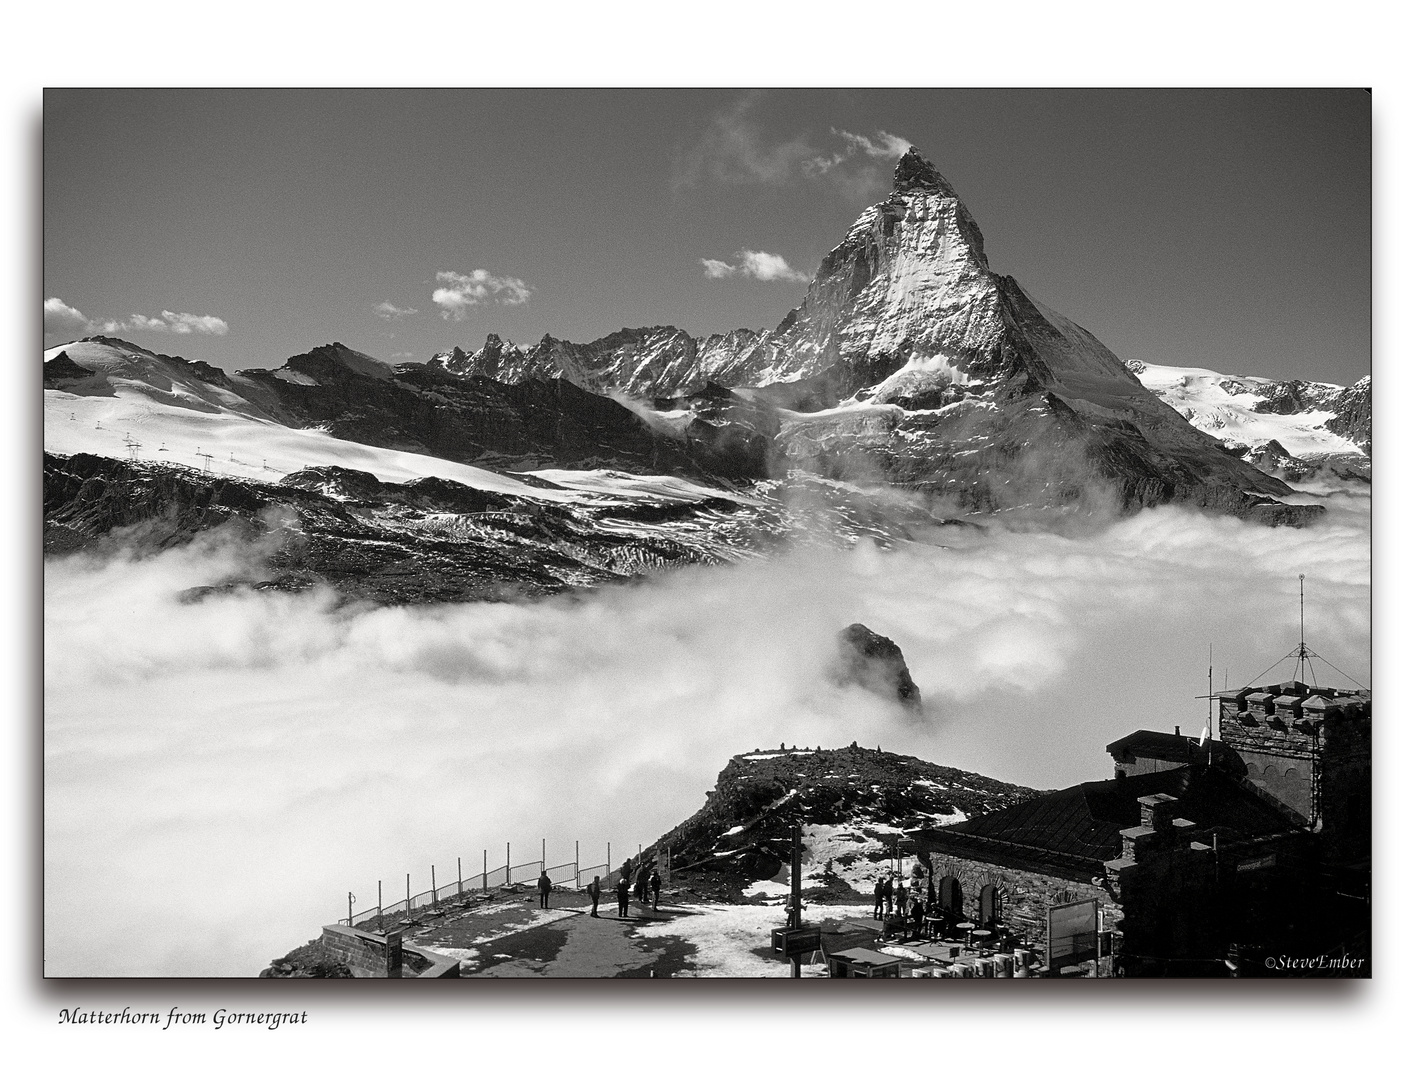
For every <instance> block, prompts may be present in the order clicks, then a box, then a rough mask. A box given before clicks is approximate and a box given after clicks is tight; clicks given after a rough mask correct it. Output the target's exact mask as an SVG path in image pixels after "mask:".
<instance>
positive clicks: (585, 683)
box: [44, 488, 1371, 976]
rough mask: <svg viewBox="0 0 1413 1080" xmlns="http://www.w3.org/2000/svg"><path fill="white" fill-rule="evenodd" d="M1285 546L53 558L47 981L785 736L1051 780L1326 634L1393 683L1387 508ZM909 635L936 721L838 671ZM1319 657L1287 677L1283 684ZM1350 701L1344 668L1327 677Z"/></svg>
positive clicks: (602, 823) (216, 965)
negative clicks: (607, 569) (549, 580)
mask: <svg viewBox="0 0 1413 1080" xmlns="http://www.w3.org/2000/svg"><path fill="white" fill-rule="evenodd" d="M1324 501H1325V502H1326V504H1327V505H1328V506H1329V508H1330V512H1329V513H1328V515H1326V517H1325V519H1324V520H1323V521H1322V522H1321V523H1319V524H1317V525H1315V526H1313V527H1311V528H1306V529H1290V528H1277V529H1272V528H1266V527H1263V526H1259V525H1252V524H1247V523H1243V522H1240V521H1237V520H1235V519H1232V518H1225V517H1213V516H1207V515H1203V514H1200V513H1197V512H1194V511H1191V510H1184V509H1177V508H1171V507H1169V508H1163V509H1158V510H1150V511H1145V512H1143V513H1140V514H1137V515H1135V516H1132V517H1128V518H1124V519H1121V520H1118V521H1116V522H1113V523H1111V524H1109V525H1108V526H1106V527H1103V528H1101V529H1099V530H1098V531H1096V532H1093V533H1090V534H1088V535H1083V536H1060V535H1056V534H1054V533H1051V532H1044V531H1008V530H1005V529H1001V528H991V529H987V530H985V531H980V530H947V533H948V535H947V541H946V542H947V543H948V544H950V545H951V546H949V547H946V548H943V547H936V546H927V545H910V544H904V545H900V546H898V547H895V548H893V549H891V550H880V549H879V548H877V547H876V546H874V545H873V544H872V543H865V544H863V545H861V546H859V547H857V548H856V549H855V550H853V551H850V552H831V551H825V550H820V549H817V548H812V549H801V550H799V551H796V552H794V553H793V554H787V555H784V556H782V557H779V558H773V559H770V560H763V561H751V562H747V563H744V564H741V565H737V566H731V567H713V568H693V569H685V570H677V571H673V572H671V573H667V574H664V575H662V576H660V577H657V578H655V579H652V580H647V581H643V582H640V583H637V584H633V585H627V586H620V587H612V588H604V589H600V590H598V591H596V592H594V593H591V594H588V595H583V596H576V597H571V598H558V599H551V600H542V601H537V602H534V603H523V604H452V605H444V606H435V607H419V608H380V609H369V608H354V607H350V606H348V605H340V604H339V603H338V602H337V600H336V598H335V597H333V596H332V595H326V594H305V595H299V596H288V595H277V594H254V593H248V592H243V593H234V594H229V595H220V596H213V597H210V598H208V599H206V600H204V601H202V602H199V603H183V602H181V600H180V594H181V592H182V590H184V589H187V588H189V587H191V586H195V585H202V584H206V583H209V582H211V581H213V580H218V579H221V578H224V577H225V576H227V574H230V573H233V572H236V571H238V570H239V569H240V568H241V566H242V565H243V564H247V563H250V562H252V561H258V560H259V559H260V558H261V552H260V551H259V550H258V549H254V548H248V547H242V546H241V545H240V544H239V543H237V542H236V541H234V540H228V539H226V538H223V537H222V536H220V535H213V536H209V537H207V538H206V539H204V540H203V541H201V542H199V543H196V544H192V545H190V546H188V547H186V548H182V549H178V550H172V551H167V552H164V553H162V554H160V555H156V556H152V557H145V558H136V557H133V556H130V555H117V556H109V557H105V558H101V559H99V558H92V557H87V556H77V557H68V558H63V559H54V560H49V561H47V562H46V565H45V630H44V634H45V639H44V645H45V691H44V693H45V742H44V780H45V787H44V799H45V824H44V862H45V881H44V888H45V892H44V895H45V901H44V904H45V970H46V974H48V975H236V976H249V975H253V974H255V973H257V972H258V971H259V970H260V969H261V968H262V967H264V966H265V965H266V964H267V963H268V962H269V961H270V960H271V959H272V958H273V957H276V956H279V955H282V954H283V953H285V952H286V951H288V950H289V949H290V948H292V947H294V946H295V945H299V944H302V943H303V942H304V941H306V940H308V939H309V938H311V937H314V936H316V935H317V934H318V932H319V927H320V926H321V925H322V924H324V923H326V922H331V921H333V920H334V919H335V918H337V917H339V916H340V914H341V913H344V912H345V911H346V904H347V893H348V892H349V891H352V892H354V893H355V894H356V895H357V898H358V899H357V903H356V907H357V908H359V909H362V908H366V907H371V906H372V905H373V904H374V903H375V902H376V896H377V882H378V881H379V880H380V879H381V880H382V882H383V888H384V896H385V898H387V899H389V900H391V899H394V898H396V897H398V896H400V895H402V893H403V891H404V888H405V886H404V882H405V876H404V875H406V874H408V873H410V874H411V875H412V888H413V890H414V891H418V890H421V889H425V888H427V887H428V884H429V876H430V870H431V867H432V865H434V864H435V866H436V868H437V881H438V883H439V884H445V883H446V882H448V881H454V880H455V878H456V860H457V858H458V857H460V858H461V860H462V865H463V870H464V872H465V873H466V874H467V876H468V877H469V876H470V874H471V873H472V871H473V870H474V871H479V869H480V866H481V862H482V851H483V849H488V850H489V856H488V858H489V861H490V865H491V866H498V865H501V864H502V863H503V862H504V853H505V844H506V842H507V841H508V842H510V844H511V847H512V857H513V859H514V861H516V862H520V861H524V860H529V859H537V858H538V857H539V852H540V841H541V839H542V838H545V839H546V840H547V843H548V857H549V861H550V862H551V863H558V862H564V861H569V860H572V858H573V853H574V842H575V841H576V840H578V841H580V842H581V845H582V847H581V859H582V861H583V862H584V863H585V864H588V863H591V862H602V861H603V859H604V851H605V845H606V844H607V843H610V842H611V843H612V844H613V849H614V860H615V862H617V861H618V860H619V858H620V857H621V856H622V855H626V854H628V853H630V852H634V851H636V850H637V846H638V845H639V844H644V845H646V844H649V843H651V842H652V841H654V840H655V839H656V838H657V837H658V836H660V835H661V834H662V833H663V832H665V831H666V830H668V829H669V828H671V827H672V826H673V825H675V824H677V823H678V822H679V821H681V820H682V819H683V818H685V817H687V816H688V815H690V814H691V813H693V812H694V811H695V810H696V809H698V808H699V807H700V805H701V803H702V801H703V795H704V792H705V791H706V790H707V789H708V788H710V787H711V786H712V785H713V783H714V781H715V777H716V775H717V773H718V772H719V771H720V770H721V768H722V767H723V766H724V765H725V764H726V761H727V759H728V758H729V757H730V756H731V755H733V754H737V753H741V752H745V751H750V750H752V749H754V748H757V747H769V746H777V745H779V743H781V742H782V741H783V742H785V743H787V744H790V745H800V746H810V747H813V746H816V745H822V746H826V747H829V746H840V745H846V744H848V743H850V742H852V741H855V740H857V741H858V742H860V743H861V744H864V745H870V746H873V745H877V746H882V747H883V748H884V749H886V750H892V751H896V752H900V753H907V754H916V755H918V756H920V757H923V758H925V759H927V760H930V761H935V762H939V763H942V764H947V765H953V766H958V767H961V768H965V769H970V770H974V771H977V772H980V773H983V774H986V775H989V776H993V777H996V778H998V779H1002V780H1007V781H1012V782H1016V783H1022V784H1028V785H1031V786H1034V787H1040V788H1053V787H1060V786H1064V785H1068V784H1072V783H1076V782H1079V781H1082V780H1089V779H1102V778H1104V777H1107V776H1109V775H1112V762H1111V761H1110V759H1108V758H1107V756H1106V755H1105V753H1104V746H1105V744H1106V743H1109V742H1111V741H1113V740H1115V739H1117V738H1119V737H1121V736H1123V735H1125V734H1127V733H1129V732H1130V731H1133V730H1135V729H1138V728H1152V729H1156V730H1171V729H1172V728H1173V727H1174V726H1176V725H1181V727H1182V730H1183V731H1184V733H1188V734H1193V735H1196V734H1197V733H1198V732H1199V731H1200V730H1201V728H1202V726H1203V724H1204V722H1205V720H1206V716H1207V704H1206V702H1205V701H1203V700H1199V698H1198V695H1202V694H1205V693H1206V691H1207V650H1208V645H1209V643H1210V644H1211V645H1212V647H1213V650H1214V654H1215V667H1216V682H1217V685H1218V686H1219V687H1220V686H1221V685H1222V684H1223V681H1224V678H1225V677H1226V674H1225V673H1226V672H1228V671H1229V672H1230V676H1229V678H1230V681H1231V683H1232V684H1233V685H1238V684H1241V683H1243V682H1245V681H1248V680H1252V679H1254V678H1255V677H1256V676H1257V674H1258V673H1260V672H1262V671H1263V670H1264V669H1266V668H1267V667H1268V666H1269V665H1271V664H1272V663H1274V662H1276V661H1277V660H1279V659H1280V658H1281V657H1282V656H1284V655H1285V654H1286V653H1287V652H1289V651H1290V650H1291V649H1292V648H1293V647H1294V645H1295V644H1296V641H1297V640H1298V626H1299V623H1298V619H1299V613H1298V608H1297V602H1296V598H1297V575H1299V574H1301V573H1303V574H1305V575H1306V582H1305V585H1306V596H1307V637H1308V639H1309V641H1310V643H1311V645H1312V647H1314V648H1315V649H1316V650H1317V651H1318V652H1320V653H1321V654H1323V655H1324V656H1326V657H1328V658H1329V659H1330V660H1331V661H1333V663H1334V664H1336V665H1338V666H1339V667H1340V668H1341V669H1343V670H1344V671H1345V672H1348V673H1349V674H1350V676H1352V677H1353V678H1356V679H1358V680H1359V681H1360V682H1368V680H1369V657H1370V650H1371V641H1370V625H1369V618H1370V514H1369V497H1368V489H1367V488H1365V489H1363V490H1362V491H1360V490H1354V491H1343V492H1335V493H1330V494H1329V497H1327V498H1326V499H1324ZM852 622H864V623H866V624H867V625H868V626H870V627H871V628H872V629H874V630H876V631H878V632H879V633H882V634H886V635H888V636H889V637H891V638H893V639H894V640H895V641H896V642H897V643H898V644H899V645H900V646H901V648H902V649H903V652H904V655H905V656H906V659H907V662H908V665H909V667H910V668H911V670H912V673H913V676H914V678H915V680H916V681H917V683H918V684H919V686H920V687H921V689H922V692H923V697H924V702H925V709H924V713H923V716H922V717H921V718H918V717H916V716H913V715H910V714H909V713H907V712H905V711H904V710H901V709H898V708H896V707H893V706H891V705H890V704H889V703H887V702H885V701H883V700H881V699H878V698H874V697H871V696H869V695H868V694H867V693H865V692H863V691H854V690H841V689H839V688H837V687H836V686H834V685H833V683H832V681H831V680H830V679H829V678H827V675H826V672H827V670H828V667H829V665H830V663H831V661H832V659H833V656H834V649H835V637H836V635H837V633H838V631H839V630H840V629H841V628H842V627H844V626H845V625H847V624H849V623H852ZM1292 668H1293V664H1292V662H1283V663H1281V664H1279V665H1278V666H1277V668H1276V670H1275V671H1274V672H1273V673H1272V674H1271V675H1270V676H1269V678H1270V679H1272V680H1274V679H1276V678H1281V677H1288V675H1289V673H1290V671H1291V670H1292ZM1318 672H1319V674H1320V675H1321V676H1322V677H1324V676H1326V675H1328V681H1330V682H1333V683H1334V684H1335V685H1350V680H1349V679H1346V678H1344V677H1342V676H1338V675H1334V673H1333V672H1329V671H1328V669H1324V668H1321V669H1318Z"/></svg>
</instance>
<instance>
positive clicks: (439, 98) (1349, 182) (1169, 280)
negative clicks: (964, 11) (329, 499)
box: [44, 90, 1372, 383]
mask: <svg viewBox="0 0 1413 1080" xmlns="http://www.w3.org/2000/svg"><path fill="white" fill-rule="evenodd" d="M1370 100H1371V99H1370V97H1369V96H1368V95H1367V94H1365V93H1364V92H1362V91H1347V90H1333V91H1331V90H1322V91H1290V90H1277V91H1246V90H1238V91H1215V90H1195V91H1187V90H1184V91H1116V90H1096V91H1082V90H1059V91H997V90H976V91H919V90H890V91H829V90H808V91H784V90H776V91H768V92H764V93H760V94H746V93H742V92H739V91H719V90H713V91H600V90H595V91H528V90H507V91H386V90H384V91H357V92H353V91H87V90H85V91H49V92H47V93H46V94H45V102H44V165H45V171H44V198H45V206H44V217H45V220H44V226H45V237H44V255H45V266H44V295H45V297H46V298H50V297H53V298H58V299H59V300H62V301H63V303H64V305H67V306H68V307H69V308H72V309H75V310H76V311H78V312H81V313H82V316H83V317H84V318H85V319H86V320H87V322H86V323H81V322H79V321H78V318H77V316H75V315H72V314H69V315H66V314H65V313H64V312H63V311H62V310H61V309H59V308H58V307H57V305H55V306H54V307H55V311H54V312H52V313H51V314H52V315H53V316H54V317H53V318H52V319H47V320H46V334H45V344H46V345H51V344H56V343H58V342H61V341H64V340H67V339H69V338H72V337H75V336H81V335H82V334H83V333H86V332H92V331H93V330H95V329H99V328H101V326H102V324H105V323H109V322H113V323H119V324H121V327H120V328H115V332H117V333H119V334H120V336H123V337H126V338H128V339H130V340H133V341H135V342H137V343H139V344H142V345H145V346H148V347H151V348H155V349H157V350H159V351H163V352H176V353H180V354H181V355H184V356H188V357H193V358H202V359H207V360H209V361H211V362H213V363H216V364H219V365H222V366H224V367H227V368H232V369H234V368H240V367H271V366H278V365H279V364H280V363H282V362H283V361H284V359H285V358H286V357H287V356H289V355H292V354H294V353H297V352H302V351H305V350H307V349H309V348H311V347H313V346H315V345H318V344H322V343H324V342H327V341H332V340H336V339H337V340H340V341H343V342H345V343H347V344H349V345H352V346H354V347H355V348H359V349H362V350H364V351H366V352H369V353H372V354H373V355H375V356H378V357H381V358H383V359H387V360H394V359H396V360H402V359H417V360H423V359H426V358H427V357H428V356H429V355H431V353H432V352H433V351H435V350H438V349H443V348H448V347H450V346H452V345H454V344H460V345H463V346H468V347H476V346H477V345H479V344H480V343H481V342H482V341H483V340H484V338H485V335H486V334H487V333H488V332H491V331H494V332H498V333H500V334H501V335H502V336H503V337H507V338H509V339H511V340H515V341H523V342H530V341H534V340H536V339H538V338H539V337H540V336H541V335H543V334H545V333H550V334H553V335H555V336H556V337H564V338H569V339H571V340H576V341H587V340H589V339H591V338H594V337H598V336H601V335H603V334H606V333H609V332H611V331H613V330H616V329H618V328H620V327H623V326H641V325H652V324H662V323H670V324H674V325H677V326H681V327H683V328H684V329H686V330H688V331H690V332H691V333H693V334H704V333H708V332H712V331H721V330H728V329H731V328H734V327H738V326H747V327H753V328H754V327H762V326H773V325H775V323H777V322H778V321H779V320H780V318H781V317H782V316H783V315H784V314H785V313H786V312H787V311H788V310H789V309H790V308H791V307H792V306H794V305H795V304H796V303H797V302H798V300H799V298H800V296H801V295H802V294H803V291H804V286H803V285H802V284H801V283H800V282H799V281H798V280H793V279H789V278H780V277H777V278H775V279H773V280H758V279H756V278H752V277H749V276H745V275H742V274H740V273H737V274H735V275H733V276H729V277H724V278H718V279H712V278H709V277H708V276H707V275H706V274H705V273H704V269H703V264H702V262H701V260H703V259H716V260H720V261H722V262H727V263H733V264H736V265H739V262H740V260H739V256H738V253H739V252H742V251H757V252H767V253H770V254H772V255H778V256H781V257H782V258H783V259H784V260H785V261H786V262H787V263H788V264H789V267H791V268H793V269H794V270H795V271H802V272H804V273H805V274H812V273H813V272H814V269H815V268H816V266H817V265H818V264H819V261H820V259H821V258H822V257H823V256H824V254H825V253H826V252H827V251H828V250H829V249H830V248H831V247H833V246H834V245H835V244H836V243H838V242H839V240H840V239H842V237H843V234H844V232H845V230H846V229H847V228H848V226H849V225H850V224H851V223H852V221H853V220H854V219H855V218H856V217H857V216H858V214H859V212H860V211H861V210H862V209H863V208H864V207H865V206H867V205H868V204H869V203H870V202H873V201H876V200H877V199H879V198H881V197H882V196H883V195H884V193H885V192H886V191H887V188H888V180H889V175H890V173H891V168H892V159H891V158H890V157H888V156H885V155H887V154H889V153H891V152H892V149H891V148H892V147H894V146H895V145H897V143H898V140H903V141H906V142H911V143H914V144H916V145H917V146H918V147H919V148H920V149H921V150H922V152H923V153H924V154H925V155H926V156H928V157H929V158H931V159H932V160H933V161H934V162H935V163H936V164H937V165H938V167H939V168H940V169H941V170H942V172H943V173H944V174H945V175H946V176H947V177H948V178H949V179H950V180H951V181H952V183H953V184H954V185H955V187H956V188H957V190H958V192H959V193H960V194H961V196H962V199H963V200H964V201H965V202H966V204H967V206H968V207H969V208H970V210H971V212H972V215H973V216H974V217H975V218H976V220H977V222H978V223H979V224H980V226H981V229H982V232H983V233H984V234H985V237H986V250H987V254H988V256H989V258H990V262H991V266H992V269H994V270H997V271H999V272H1002V273H1009V274H1013V275H1015V276H1016V277H1017V278H1019V279H1020V281H1021V282H1022V283H1023V284H1024V285H1025V286H1026V287H1027V288H1028V289H1029V290H1030V291H1031V292H1032V293H1033V294H1034V295H1035V296H1036V297H1037V298H1038V299H1040V300H1042V301H1043V302H1045V303H1046V304H1048V305H1049V306H1050V307H1052V308H1054V309H1056V310H1058V311H1060V312H1062V313H1064V314H1066V315H1068V316H1069V317H1071V318H1072V319H1074V320H1075V321H1077V322H1079V323H1080V324H1081V325H1083V326H1085V327H1087V328H1088V329H1089V330H1091V331H1093V332H1094V333H1095V334H1096V335H1097V336H1098V337H1099V338H1100V340H1102V341H1103V342H1104V343H1105V344H1106V345H1108V346H1109V347H1110V348H1111V349H1113V350H1114V351H1115V352H1116V353H1118V354H1119V355H1120V356H1121V357H1125V358H1128V357H1140V358H1143V359H1146V360H1149V361H1151V362H1155V363H1165V364H1180V365H1193V366H1209V367H1215V368H1218V369H1220V370H1223V371H1226V372H1229V373H1243V374H1255V375H1265V376H1270V377H1297V376H1298V377H1304V378H1313V379H1320V380H1326V381H1332V382H1340V383H1347V382H1352V381H1354V380H1355V379H1357V378H1359V377H1361V376H1362V375H1365V374H1368V373H1369V370H1370V311H1369V305H1370V259H1371V232H1372V222H1371V203H1370V183H1371V106H1370ZM850 135H852V136H863V137H864V138H865V139H866V140H867V142H866V143H865V141H864V140H860V139H857V138H850V137H849V136H850ZM476 271H482V272H483V273H482V275H481V276H480V277H481V282H482V286H483V288H484V291H485V295H484V298H483V299H481V301H480V302H477V303H471V302H469V301H470V300H471V299H474V297H471V296H470V295H468V294H467V293H466V291H465V290H466V288H467V286H468V284H469V285H474V280H473V278H474V275H475V272H476ZM438 273H449V274H456V275H464V277H461V278H458V279H454V280H444V281H442V282H440V283H439V282H438V280H437V275H438ZM439 287H442V288H452V289H458V288H459V289H461V290H462V295H463V297H464V298H465V300H466V301H467V302H465V303H463V304H462V305H461V306H460V307H456V308H446V307H444V306H439V305H438V304H437V303H435V302H434V300H433V293H434V290H436V289H437V288H439ZM443 300H444V301H447V300H448V298H447V297H446V296H444V297H443ZM510 301H519V302H510ZM379 304H388V305H392V306H393V307H395V308H398V309H402V310H404V311H412V310H415V312H416V313H415V314H401V315H394V316H392V317H388V318H385V317H381V316H380V315H379V314H378V313H377V311H376V310H375V306H376V305H379ZM163 312H168V313H170V314H168V315H165V316H164V315H163ZM183 314H185V315H191V316H214V317H215V318H217V319H219V320H221V322H222V323H224V325H225V326H226V327H227V332H226V333H224V334H215V333H210V332H203V331H209V330H210V329H212V328H213V327H216V325H217V324H215V323H212V322H211V321H210V320H207V321H206V322H205V323H201V322H197V321H194V320H182V319H180V318H174V316H180V315H183ZM135 315H136V316H143V317H145V318H146V319H161V320H162V325H163V326H165V327H168V328H169V329H168V330H166V331H159V330H155V329H151V328H150V327H151V326H152V325H154V324H151V323H149V324H148V327H149V328H144V327H142V326H140V325H138V324H139V323H140V322H141V320H136V319H134V316H135ZM452 315H460V316H462V318H459V319H457V318H451V317H449V316H452ZM182 323H189V324H190V326H191V328H192V331H193V332H191V333H187V334H177V333H173V332H171V331H170V328H171V327H172V326H174V325H179V324H182ZM50 326H52V327H53V328H54V330H55V332H54V333H50V332H48V330H49V328H50Z"/></svg>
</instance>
